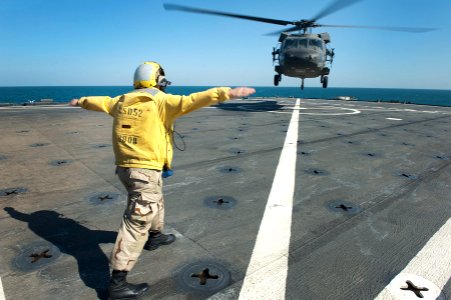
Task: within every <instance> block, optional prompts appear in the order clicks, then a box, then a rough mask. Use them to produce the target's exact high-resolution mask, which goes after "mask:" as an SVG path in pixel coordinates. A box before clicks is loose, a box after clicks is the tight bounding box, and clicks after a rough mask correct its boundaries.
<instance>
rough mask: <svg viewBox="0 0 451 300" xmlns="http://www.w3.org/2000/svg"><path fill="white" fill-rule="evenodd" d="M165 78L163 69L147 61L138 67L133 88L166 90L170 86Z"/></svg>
mask: <svg viewBox="0 0 451 300" xmlns="http://www.w3.org/2000/svg"><path fill="white" fill-rule="evenodd" d="M170 84H171V82H170V81H167V80H166V78H165V77H164V70H163V68H162V67H161V66H160V65H159V64H157V63H156V62H153V61H146V62H145V63H143V64H141V65H139V66H138V68H137V69H136V71H135V75H134V77H133V86H134V88H135V89H142V88H150V87H157V88H160V89H164V88H165V87H166V86H168V85H170Z"/></svg>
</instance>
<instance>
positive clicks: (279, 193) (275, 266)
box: [239, 99, 300, 300]
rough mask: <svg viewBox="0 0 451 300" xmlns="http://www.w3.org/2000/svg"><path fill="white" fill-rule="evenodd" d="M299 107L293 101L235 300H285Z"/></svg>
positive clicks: (298, 101) (297, 103) (298, 102)
mask: <svg viewBox="0 0 451 300" xmlns="http://www.w3.org/2000/svg"><path fill="white" fill-rule="evenodd" d="M299 104H300V99H297V100H296V105H295V109H294V110H293V114H292V116H291V121H290V125H289V127H288V132H287V136H286V138H285V143H284V145H283V149H282V152H281V154H280V158H279V164H278V166H277V170H276V174H275V177H274V180H273V183H272V187H271V191H270V193H269V197H268V201H267V203H266V208H265V212H264V215H263V219H262V222H261V224H260V228H259V231H258V235H257V239H256V241H255V245H254V250H253V252H252V256H251V259H250V262H249V265H248V267H247V271H246V276H245V278H244V280H243V285H242V287H241V291H240V295H239V299H240V300H247V299H252V300H254V299H271V300H277V299H285V287H286V280H287V275H288V251H289V248H290V237H291V216H292V208H293V196H294V187H295V174H296V150H297V141H298V125H299Z"/></svg>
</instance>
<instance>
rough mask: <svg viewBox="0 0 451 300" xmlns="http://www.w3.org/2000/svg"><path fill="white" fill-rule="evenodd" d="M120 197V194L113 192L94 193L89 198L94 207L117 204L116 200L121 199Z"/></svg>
mask: <svg viewBox="0 0 451 300" xmlns="http://www.w3.org/2000/svg"><path fill="white" fill-rule="evenodd" d="M119 196H120V195H119V194H118V193H113V192H99V193H94V194H91V195H90V196H89V202H91V203H92V204H94V205H99V204H103V205H107V204H112V203H115V202H116V200H117V199H118V198H119Z"/></svg>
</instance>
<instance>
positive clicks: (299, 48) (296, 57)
mask: <svg viewBox="0 0 451 300" xmlns="http://www.w3.org/2000/svg"><path fill="white" fill-rule="evenodd" d="M359 1H361V0H335V1H333V2H332V3H330V4H329V5H328V6H326V7H325V8H324V9H323V10H321V11H320V12H319V13H318V14H316V15H315V16H314V17H313V18H311V19H306V20H304V19H303V20H299V21H284V20H276V19H268V18H261V17H254V16H248V15H241V14H234V13H226V12H220V11H213V10H207V9H201V8H195V7H188V6H182V5H176V4H164V7H165V8H166V9H167V10H179V11H185V12H192V13H201V14H210V15H218V16H224V17H232V18H239V19H246V20H251V21H257V22H264V23H271V24H276V25H285V26H286V25H294V26H293V27H290V28H287V29H284V30H280V31H276V32H273V33H270V34H268V35H279V44H278V46H277V47H274V48H273V51H272V53H271V54H272V60H273V63H275V64H276V65H275V68H274V70H275V71H276V73H277V74H276V75H274V85H275V86H278V85H279V83H280V81H281V80H282V75H285V76H288V77H296V78H300V79H301V89H304V79H305V78H316V77H320V82H321V84H322V87H323V88H327V85H328V81H329V77H328V75H329V73H330V66H331V65H332V62H333V58H334V56H335V52H334V49H332V48H329V47H328V44H329V43H330V35H329V33H327V32H325V33H319V34H314V33H312V28H316V27H341V28H366V29H380V30H391V31H405V32H427V31H431V30H434V29H433V28H414V27H385V26H355V25H322V24H318V23H317V22H316V21H318V20H319V19H321V18H323V17H325V16H328V15H330V14H332V13H334V12H336V11H338V10H340V9H342V8H344V7H346V6H350V5H351V4H354V3H356V2H359ZM293 31H298V33H289V32H293Z"/></svg>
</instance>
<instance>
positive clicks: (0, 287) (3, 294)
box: [0, 277, 6, 300]
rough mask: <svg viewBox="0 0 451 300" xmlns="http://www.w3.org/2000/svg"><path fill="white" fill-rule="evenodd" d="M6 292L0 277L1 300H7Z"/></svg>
mask: <svg viewBox="0 0 451 300" xmlns="http://www.w3.org/2000/svg"><path fill="white" fill-rule="evenodd" d="M5 299H6V298H5V293H4V292H3V284H2V278H1V277H0V300H5Z"/></svg>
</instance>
